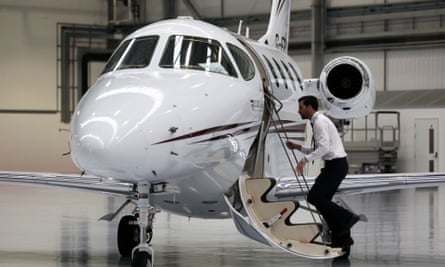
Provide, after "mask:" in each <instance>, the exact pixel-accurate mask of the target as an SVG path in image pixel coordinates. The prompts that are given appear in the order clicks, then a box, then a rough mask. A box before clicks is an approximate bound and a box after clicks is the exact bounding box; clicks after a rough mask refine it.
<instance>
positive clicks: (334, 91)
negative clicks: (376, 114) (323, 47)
mask: <svg viewBox="0 0 445 267" xmlns="http://www.w3.org/2000/svg"><path fill="white" fill-rule="evenodd" d="M317 87H318V91H319V94H320V99H321V104H322V106H323V108H324V109H325V111H326V112H327V114H328V115H330V116H332V117H334V118H336V119H351V118H357V117H362V116H365V115H367V114H368V113H369V112H371V110H372V108H373V107H374V103H375V86H374V78H373V76H372V73H371V70H370V69H369V68H368V66H367V65H366V64H365V63H363V62H362V61H360V60H359V59H357V58H354V57H349V56H345V57H338V58H335V59H333V60H332V61H330V62H329V63H328V64H326V66H325V67H324V68H323V70H322V72H321V74H320V79H319V84H318V86H317Z"/></svg>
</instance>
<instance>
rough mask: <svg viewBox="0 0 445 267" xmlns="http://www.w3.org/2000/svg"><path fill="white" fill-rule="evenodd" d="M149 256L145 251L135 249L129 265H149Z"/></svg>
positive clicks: (136, 266) (148, 266) (144, 266)
mask: <svg viewBox="0 0 445 267" xmlns="http://www.w3.org/2000/svg"><path fill="white" fill-rule="evenodd" d="M150 258H151V257H150V255H149V254H148V252H146V251H139V250H138V251H135V252H134V255H133V258H132V259H131V267H151V266H152V265H151V261H150Z"/></svg>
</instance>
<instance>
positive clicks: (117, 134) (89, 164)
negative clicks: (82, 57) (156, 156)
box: [70, 78, 163, 176]
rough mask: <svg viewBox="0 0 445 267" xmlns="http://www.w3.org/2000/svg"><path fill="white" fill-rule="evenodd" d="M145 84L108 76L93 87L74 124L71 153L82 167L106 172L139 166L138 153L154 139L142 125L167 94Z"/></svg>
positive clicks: (78, 111) (147, 120) (75, 116)
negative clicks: (112, 78)
mask: <svg viewBox="0 0 445 267" xmlns="http://www.w3.org/2000/svg"><path fill="white" fill-rule="evenodd" d="M141 84H144V83H141V82H140V81H139V82H137V79H131V78H130V79H127V78H125V79H114V80H106V79H104V80H102V81H100V82H98V83H97V84H96V85H95V86H93V87H92V88H90V91H89V92H88V94H87V95H85V96H84V98H83V99H82V101H81V102H80V103H79V105H78V107H77V108H76V111H75V113H74V115H73V119H72V124H71V142H70V144H71V156H72V158H73V161H74V162H75V163H76V165H77V166H78V167H80V168H81V169H84V170H90V171H91V170H92V171H93V172H94V171H96V173H93V174H97V175H104V176H108V174H109V173H103V172H105V170H109V169H110V168H114V169H121V170H124V169H127V168H128V169H130V168H134V167H136V166H133V165H132V164H137V161H136V160H135V154H136V153H138V150H141V149H142V150H143V149H144V142H146V144H147V145H146V146H148V143H150V141H151V140H150V135H149V134H148V133H146V132H145V133H144V130H146V127H145V128H144V127H142V126H143V125H144V124H145V125H146V124H147V123H149V119H150V118H151V117H152V116H153V114H155V112H156V111H157V110H158V109H159V107H160V105H161V103H162V98H163V97H162V94H161V93H160V92H161V90H159V89H157V88H154V87H150V86H141ZM130 151H131V152H130Z"/></svg>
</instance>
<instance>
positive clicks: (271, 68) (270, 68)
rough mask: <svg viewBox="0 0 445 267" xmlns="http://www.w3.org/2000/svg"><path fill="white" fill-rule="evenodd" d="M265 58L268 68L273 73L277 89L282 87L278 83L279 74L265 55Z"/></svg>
mask: <svg viewBox="0 0 445 267" xmlns="http://www.w3.org/2000/svg"><path fill="white" fill-rule="evenodd" d="M263 57H264V59H265V60H266V62H267V66H268V67H269V70H270V71H271V72H272V75H273V78H274V79H275V84H276V85H277V87H280V83H279V82H278V75H277V72H276V71H275V69H274V67H273V65H272V63H271V62H270V60H269V59H268V58H267V57H266V56H265V55H263Z"/></svg>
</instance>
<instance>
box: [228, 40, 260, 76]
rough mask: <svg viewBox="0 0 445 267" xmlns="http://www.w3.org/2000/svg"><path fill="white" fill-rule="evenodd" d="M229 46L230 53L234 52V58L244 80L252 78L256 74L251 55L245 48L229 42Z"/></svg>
mask: <svg viewBox="0 0 445 267" xmlns="http://www.w3.org/2000/svg"><path fill="white" fill-rule="evenodd" d="M227 47H228V48H229V50H230V53H232V56H233V59H234V60H235V63H236V64H237V65H238V69H239V71H240V73H241V76H243V78H244V80H246V81H249V80H252V79H253V77H254V76H255V67H254V65H253V62H252V60H251V59H250V57H249V56H248V55H247V54H246V53H245V52H244V51H243V50H241V49H240V48H239V47H237V46H235V45H232V44H227Z"/></svg>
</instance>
